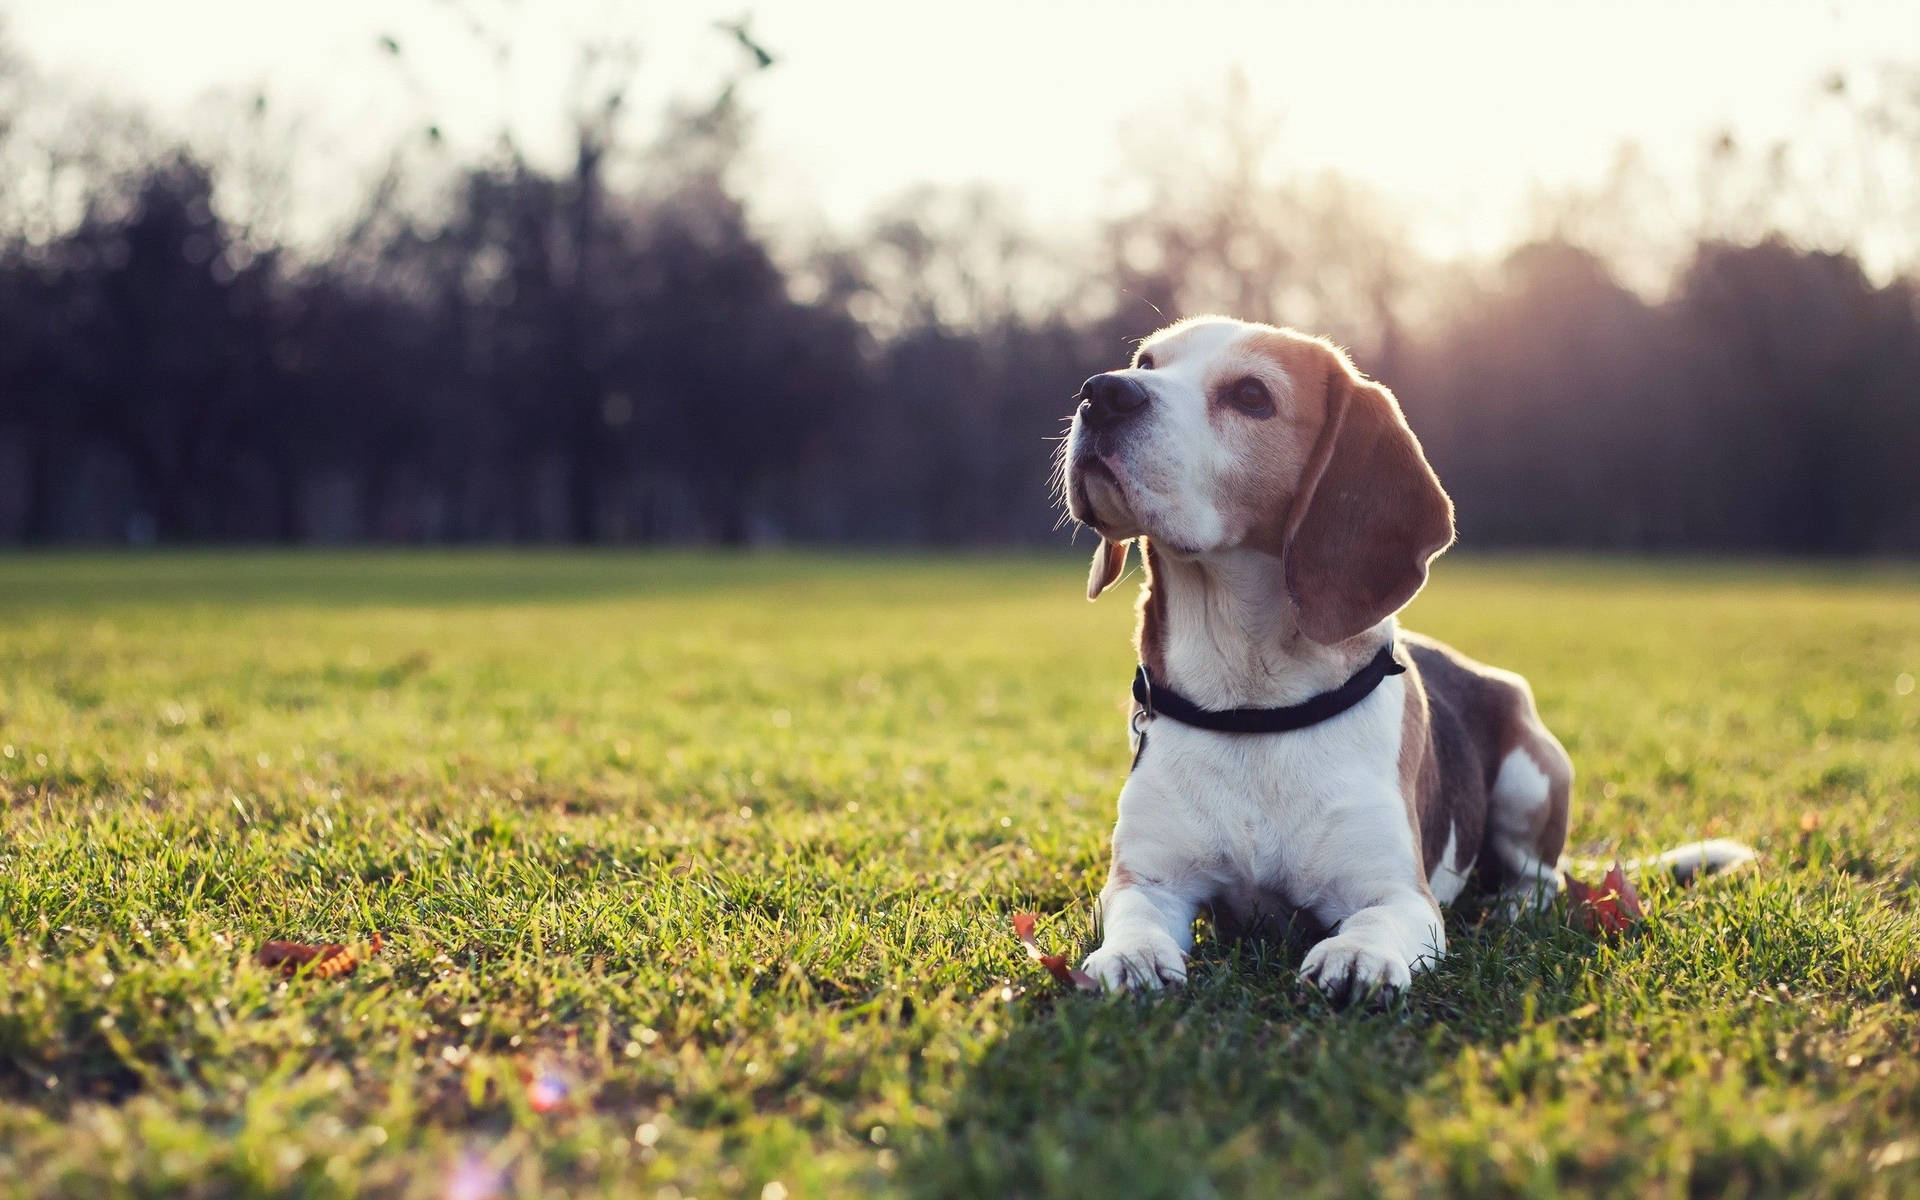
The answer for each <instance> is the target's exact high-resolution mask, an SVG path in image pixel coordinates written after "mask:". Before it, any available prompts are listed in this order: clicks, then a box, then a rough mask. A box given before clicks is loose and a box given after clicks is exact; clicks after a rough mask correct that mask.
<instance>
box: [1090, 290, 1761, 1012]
mask: <svg viewBox="0 0 1920 1200" xmlns="http://www.w3.org/2000/svg"><path fill="white" fill-rule="evenodd" d="M1078 399H1079V405H1078V408H1077V410H1076V412H1075V413H1074V416H1073V427H1072V432H1071V434H1070V435H1069V437H1068V438H1067V440H1066V442H1065V444H1064V447H1063V455H1064V472H1063V475H1062V480H1063V483H1064V490H1065V492H1066V499H1067V506H1068V510H1069V511H1070V512H1071V514H1072V515H1073V517H1074V518H1075V519H1076V520H1078V521H1080V522H1081V523H1082V524H1085V525H1087V526H1089V527H1091V528H1092V529H1093V530H1094V531H1095V532H1097V533H1098V534H1099V535H1100V544H1099V547H1098V548H1097V549H1096V550H1095V552H1094V556H1093V570H1092V573H1091V575H1090V576H1089V578H1088V581H1087V595H1088V598H1089V599H1093V598H1096V597H1098V596H1099V595H1100V593H1101V592H1102V591H1104V590H1106V589H1107V588H1108V587H1109V586H1111V585H1112V584H1113V583H1114V581H1115V580H1117V579H1118V578H1119V577H1120V575H1121V572H1122V570H1123V569H1124V567H1125V564H1126V558H1127V548H1128V545H1129V543H1131V542H1138V543H1139V548H1140V550H1141V553H1142V557H1143V558H1144V559H1145V563H1146V572H1145V582H1144V585H1143V586H1142V588H1141V595H1140V604H1139V622H1138V631H1137V649H1138V652H1139V661H1140V670H1139V673H1138V675H1137V676H1136V681H1135V688H1134V696H1135V707H1134V713H1133V724H1132V728H1133V733H1134V737H1135V750H1134V766H1133V769H1132V772H1131V773H1130V775H1129V776H1128V778H1127V781H1126V784H1125V786H1124V787H1123V788H1122V789H1121V792H1120V804H1119V820H1118V822H1117V824H1116V825H1115V827H1114V831H1113V860H1112V866H1111V869H1110V872H1109V875H1108V878H1107V883H1106V886H1105V888H1104V889H1103V890H1102V891H1101V893H1100V900H1099V915H1100V919H1101V926H1102V934H1103V938H1102V942H1101V945H1100V947H1099V949H1098V950H1096V951H1095V952H1094V953H1093V954H1092V955H1091V956H1089V957H1088V959H1087V961H1086V963H1085V970H1086V971H1087V972H1088V973H1089V974H1090V975H1092V976H1093V977H1094V978H1095V979H1097V980H1098V981H1099V982H1100V983H1101V984H1102V985H1103V986H1104V987H1106V988H1107V989H1109V990H1114V989H1120V988H1137V989H1156V988H1159V987H1161V986H1163V985H1166V984H1180V983H1184V982H1185V980H1186V973H1187V967H1186V956H1187V951H1188V950H1189V949H1191V947H1192V945H1193V922H1194V918H1195V917H1196V916H1197V915H1198V914H1199V913H1200V911H1201V910H1202V909H1203V908H1207V909H1211V910H1212V911H1213V912H1214V914H1215V916H1216V919H1221V920H1224V921H1225V922H1226V923H1227V924H1229V925H1241V924H1252V923H1256V922H1262V921H1275V920H1277V921H1279V922H1282V923H1289V922H1303V923H1304V924H1305V925H1306V926H1307V927H1310V928H1318V929H1321V930H1326V931H1331V935H1330V936H1327V937H1325V938H1324V940H1322V941H1320V942H1318V944H1316V945H1314V946H1313V947H1312V949H1311V950H1309V951H1308V953H1307V955H1306V958H1305V960H1304V961H1303V962H1302V964H1301V968H1300V969H1301V972H1302V973H1303V974H1304V975H1305V976H1306V978H1308V979H1309V980H1312V981H1313V982H1314V983H1316V984H1317V985H1319V986H1320V987H1321V988H1322V989H1323V990H1325V991H1327V992H1328V993H1330V994H1334V995H1336V996H1346V995H1349V994H1360V993H1376V994H1378V993H1383V992H1384V993H1391V992H1395V991H1398V990H1400V989H1404V988H1406V987H1407V986H1408V985H1409V984H1410V983H1411V981H1412V979H1413V976H1414V974H1415V973H1417V972H1419V971H1420V970H1422V969H1423V968H1426V967H1429V966H1431V965H1432V964H1434V963H1435V962H1436V961H1438V959H1439V958H1440V957H1441V956H1442V955H1443V954H1444V953H1445V952H1446V948H1447V937H1446V929H1445V925H1444V922H1443V921H1442V919H1441V913H1440V906H1441V905H1443V904H1446V903H1448V902H1449V901H1452V900H1453V899H1454V898H1455V897H1457V896H1459V895H1460V894H1461V893H1462V891H1463V890H1464V889H1466V887H1467V885H1468V882H1469V880H1470V879H1473V880H1475V881H1476V882H1477V883H1478V884H1480V885H1481V886H1483V887H1490V888H1491V889H1492V890H1493V893H1494V895H1495V897H1496V902H1497V905H1498V907H1499V908H1501V909H1503V910H1505V911H1506V912H1508V913H1511V914H1518V913H1521V912H1525V911H1528V910H1531V909H1533V908H1537V907H1540V906H1543V905H1545V904H1548V903H1550V902H1551V900H1552V898H1553V896H1554V895H1555V894H1556V892H1557V890H1558V887H1559V872H1558V869H1557V863H1558V860H1559V857H1560V852H1561V848H1562V846H1563V844H1564V843H1565V841H1566V836H1567V810H1568V796H1569V793H1570V790H1571V787H1572V782H1573V765H1572V763H1571V762H1570V761H1569V760H1568V758H1567V753H1566V751H1565V750H1564V749H1562V748H1561V745H1560V743H1559V741H1557V740H1556V739H1555V738H1554V736H1553V734H1552V733H1551V732H1550V731H1549V730H1548V729H1547V727H1546V726H1545V725H1544V724H1543V723H1542V722H1541V720H1540V714H1539V713H1538V711H1536V709H1535V708H1534V703H1533V696H1532V693H1531V692H1530V691H1529V689H1528V687H1527V683H1526V681H1525V680H1524V679H1522V678H1521V677H1520V676H1518V675H1515V674H1512V673H1511V672H1508V671H1502V670H1499V669H1497V668H1493V667H1488V666H1484V665H1482V664H1480V663H1477V662H1474V661H1473V660H1471V659H1469V658H1466V657H1465V656H1463V655H1461V654H1458V653H1456V652H1455V651H1453V650H1451V649H1449V648H1448V647H1446V646H1444V645H1442V644H1440V643H1439V642H1436V641H1433V640H1430V639H1427V638H1421V637H1417V636H1414V635H1411V634H1408V633H1404V632H1402V631H1400V630H1399V629H1398V628H1397V627H1396V624H1395V620H1394V614H1395V613H1397V612H1399V610H1400V609H1401V608H1403V607H1405V605H1406V604H1407V602H1408V601H1410V600H1412V599H1413V597H1414V595H1415V593H1417V592H1418V591H1419V590H1420V588H1421V586H1422V585H1423V584H1424V583H1425V582H1426V578H1427V567H1428V564H1429V563H1430V562H1431V561H1432V560H1433V558H1434V557H1435V556H1436V555H1438V554H1439V553H1440V552H1441V551H1443V550H1445V549H1446V548H1447V546H1448V545H1450V544H1451V543H1452V541H1453V504H1452V501H1451V500H1449V499H1448V497H1447V493H1446V492H1445V491H1444V490H1443V489H1442V488H1441V486H1440V481H1439V480H1438V479H1437V478H1436V477H1435V476H1434V473H1433V469H1432V468H1431V467H1430V466H1429V465H1428V463H1427V460H1426V456H1425V455H1424V454H1423V453H1422V452H1421V448H1420V442H1419V439H1418V438H1416V437H1415V436H1414V434H1413V431H1412V430H1411V429H1409V428H1408V427H1407V422H1406V420H1405V418H1404V417H1403V416H1402V415H1401V412H1400V406H1399V404H1398V403H1397V402H1396V401H1395V400H1394V397H1393V394H1392V393H1391V392H1389V391H1388V390H1387V389H1386V388H1384V387H1382V386H1380V385H1379V384H1377V383H1374V382H1372V381H1371V380H1368V379H1366V378H1364V377H1363V376H1361V375H1360V374H1359V373H1358V372H1356V371H1355V370H1354V367H1353V365H1352V363H1350V362H1349V361H1348V359H1347V357H1346V355H1344V354H1343V353H1342V352H1341V351H1340V350H1338V349H1337V348H1335V347H1334V346H1333V345H1332V344H1331V343H1329V342H1327V341H1325V340H1323V339H1321V338H1315V337H1308V336H1305V335H1303V334H1300V333H1296V332H1294V331H1292V330H1287V329H1277V328H1274V327H1272V326H1268V325H1258V324H1251V323H1248V322H1244V321H1237V320H1231V319H1226V318H1221V317H1199V318H1195V319H1191V320H1187V321H1182V322H1180V323H1179V324H1176V325H1173V326H1171V327H1169V328H1167V329H1163V330H1161V331H1160V332H1158V333H1156V334H1154V335H1153V336H1151V337H1149V338H1148V339H1146V341H1145V342H1143V343H1142V344H1141V345H1140V347H1139V350H1138V353H1137V354H1136V356H1135V358H1134V361H1133V365H1132V366H1131V367H1129V368H1127V369H1125V370H1119V371H1113V372H1109V373H1106V374H1102V375H1096V376H1094V377H1093V378H1091V379H1089V380H1087V382H1086V384H1085V385H1084V386H1083V388H1082V389H1081V392H1080V395H1079V397H1078ZM1743 849H1744V848H1739V847H1734V848H1733V849H1732V850H1728V849H1726V848H1725V847H1716V844H1714V843H1701V844H1698V845H1696V846H1695V847H1689V848H1685V849H1684V850H1683V851H1676V852H1674V853H1673V854H1671V855H1668V856H1665V860H1666V861H1668V862H1669V863H1670V864H1672V865H1676V873H1681V874H1684V873H1685V872H1683V871H1680V870H1678V869H1677V868H1678V866H1679V865H1683V863H1684V862H1694V861H1695V860H1698V861H1697V865H1698V866H1700V867H1701V868H1703V869H1708V870H1711V869H1715V868H1716V867H1718V866H1721V865H1728V864H1727V863H1726V862H1723V861H1722V860H1723V859H1730V858H1737V857H1738V853H1736V852H1737V851H1739V850H1743ZM1689 856H1691V857H1689Z"/></svg>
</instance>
